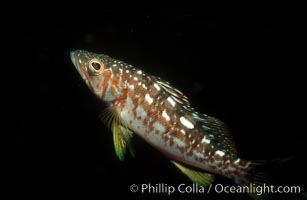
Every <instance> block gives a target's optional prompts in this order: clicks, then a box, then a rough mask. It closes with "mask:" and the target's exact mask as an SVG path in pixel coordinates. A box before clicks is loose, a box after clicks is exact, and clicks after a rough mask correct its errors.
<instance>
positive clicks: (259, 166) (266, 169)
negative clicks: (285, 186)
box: [236, 157, 293, 200]
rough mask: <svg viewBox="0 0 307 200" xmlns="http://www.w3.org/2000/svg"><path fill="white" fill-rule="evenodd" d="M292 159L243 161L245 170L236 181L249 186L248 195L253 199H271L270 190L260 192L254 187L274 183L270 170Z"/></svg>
mask: <svg viewBox="0 0 307 200" xmlns="http://www.w3.org/2000/svg"><path fill="white" fill-rule="evenodd" d="M292 159H293V157H287V158H282V159H273V160H250V161H243V163H245V167H246V170H245V171H244V172H245V173H242V174H243V176H242V177H240V178H239V179H237V180H236V182H237V183H238V184H240V185H242V186H247V187H249V191H248V195H249V196H250V197H251V198H252V199H254V200H265V199H271V198H272V196H271V194H269V192H270V191H264V192H262V193H260V192H259V190H257V189H256V188H257V187H262V189H264V188H265V186H267V187H270V185H275V184H276V181H275V180H274V178H272V172H273V171H274V170H275V169H276V167H278V166H280V165H281V164H283V163H286V162H287V161H289V160H292Z"/></svg>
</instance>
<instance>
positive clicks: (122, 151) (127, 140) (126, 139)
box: [101, 108, 135, 161]
mask: <svg viewBox="0 0 307 200" xmlns="http://www.w3.org/2000/svg"><path fill="white" fill-rule="evenodd" d="M101 117H102V120H103V122H104V123H105V124H106V125H107V126H108V127H109V128H111V130H112V132H113V140H114V148H115V153H116V155H117V157H118V158H119V160H121V161H123V160H124V158H125V155H126V152H127V149H128V150H129V152H130V154H131V155H132V156H133V157H135V151H134V148H133V146H132V144H131V139H132V137H133V132H132V131H131V130H130V129H129V128H127V126H125V125H124V124H123V123H122V122H121V120H120V119H119V118H118V117H117V115H116V113H115V112H114V111H113V110H112V108H107V109H106V110H105V111H104V112H103V113H102V115H101Z"/></svg>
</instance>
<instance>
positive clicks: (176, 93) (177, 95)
mask: <svg viewBox="0 0 307 200" xmlns="http://www.w3.org/2000/svg"><path fill="white" fill-rule="evenodd" d="M156 82H157V83H158V84H159V86H161V87H162V88H163V89H164V90H165V91H166V92H167V93H169V94H170V96H172V97H173V99H174V100H175V101H176V102H178V103H180V104H184V105H186V106H188V107H189V106H190V102H189V99H188V97H187V96H185V95H184V94H183V93H182V92H181V91H180V90H178V89H176V88H174V87H173V86H171V85H170V84H169V82H167V81H163V80H161V79H158V80H156Z"/></svg>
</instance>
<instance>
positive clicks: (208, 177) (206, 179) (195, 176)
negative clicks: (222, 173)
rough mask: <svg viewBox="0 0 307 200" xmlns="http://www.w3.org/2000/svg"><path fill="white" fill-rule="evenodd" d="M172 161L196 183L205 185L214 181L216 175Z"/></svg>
mask: <svg viewBox="0 0 307 200" xmlns="http://www.w3.org/2000/svg"><path fill="white" fill-rule="evenodd" d="M172 163H173V164H174V165H175V166H176V167H177V168H178V169H179V170H180V171H181V172H182V173H184V174H185V175H187V176H188V177H189V178H190V179H191V181H193V182H194V183H197V184H199V185H203V186H209V185H210V184H211V183H213V181H214V175H212V174H209V173H206V172H202V171H198V170H194V169H191V168H188V167H186V166H184V165H182V164H179V163H177V162H175V161H172Z"/></svg>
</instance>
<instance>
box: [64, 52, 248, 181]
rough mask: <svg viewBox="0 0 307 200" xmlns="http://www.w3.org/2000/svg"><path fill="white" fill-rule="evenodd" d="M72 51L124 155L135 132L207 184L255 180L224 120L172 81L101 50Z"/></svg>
mask: <svg viewBox="0 0 307 200" xmlns="http://www.w3.org/2000/svg"><path fill="white" fill-rule="evenodd" d="M70 55H71V60H72V62H73V64H74V65H75V67H76V69H77V70H78V72H79V73H80V75H81V76H82V78H83V79H84V81H85V82H86V84H87V85H88V87H89V88H90V90H91V91H92V92H93V93H95V94H96V95H97V96H98V98H100V99H101V100H102V101H104V102H105V103H106V104H107V105H108V109H107V111H105V112H104V115H103V118H104V121H105V122H106V124H107V125H108V126H109V127H110V128H111V129H112V131H113V134H114V135H113V136H114V144H115V150H116V154H117V156H118V157H119V158H120V159H121V160H123V159H124V156H125V152H126V149H128V150H129V151H130V153H131V154H134V150H133V147H132V146H131V141H130V140H131V137H132V135H133V133H135V134H137V135H138V136H140V137H141V138H143V139H144V140H145V141H147V142H148V143H150V144H151V145H152V146H154V147H155V148H157V149H158V150H159V151H161V152H162V153H163V154H165V155H166V156H167V157H168V158H169V159H170V160H171V161H172V162H173V163H174V164H175V165H176V166H177V167H178V168H179V169H180V170H181V171H182V172H183V173H185V174H186V175H187V176H188V177H189V178H190V179H191V180H192V181H194V182H197V183H200V184H203V185H209V184H210V183H211V182H212V181H213V175H212V174H219V175H222V176H225V177H228V178H230V179H233V180H234V181H235V182H236V183H238V184H243V185H244V184H248V183H249V182H250V181H251V180H250V179H249V177H250V171H251V169H252V162H250V161H247V160H244V159H240V158H238V157H237V155H236V148H235V145H234V142H233V140H232V137H231V133H230V132H229V130H228V128H227V127H226V126H225V124H224V123H223V122H222V121H220V120H219V119H217V118H214V117H211V116H208V115H206V114H201V113H198V112H197V111H195V110H194V109H193V108H192V107H191V105H190V103H189V101H188V98H187V97H186V96H185V95H184V94H183V93H182V92H180V91H179V90H178V89H176V88H174V87H172V86H171V85H170V84H169V83H168V82H166V81H163V80H162V79H161V78H159V77H156V76H152V75H148V74H146V73H145V72H144V71H142V70H139V69H136V68H134V67H133V66H131V65H128V64H126V63H125V62H122V61H119V60H116V59H113V58H111V57H109V56H106V55H103V54H95V53H91V52H87V51H83V50H76V51H73V52H71V54H70Z"/></svg>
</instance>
